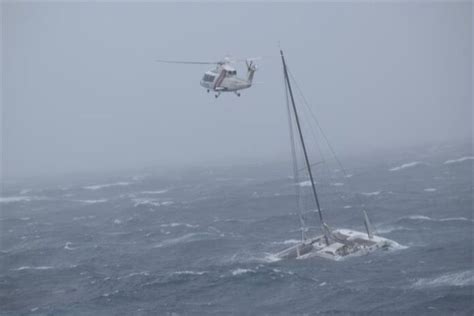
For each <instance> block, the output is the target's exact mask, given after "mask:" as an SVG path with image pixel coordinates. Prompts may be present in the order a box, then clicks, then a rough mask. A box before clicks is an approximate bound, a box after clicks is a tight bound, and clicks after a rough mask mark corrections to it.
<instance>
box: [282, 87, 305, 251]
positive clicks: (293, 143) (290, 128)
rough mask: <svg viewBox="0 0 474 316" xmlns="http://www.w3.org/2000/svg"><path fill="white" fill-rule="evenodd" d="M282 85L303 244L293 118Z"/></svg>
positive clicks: (303, 229) (303, 234)
mask: <svg viewBox="0 0 474 316" xmlns="http://www.w3.org/2000/svg"><path fill="white" fill-rule="evenodd" d="M284 85H285V101H286V110H287V113H288V127H289V132H290V142H291V158H292V160H293V179H294V182H295V183H294V184H295V194H296V209H297V211H298V217H299V220H300V230H301V241H302V242H304V241H305V240H306V236H305V229H306V223H305V221H304V218H303V214H302V211H301V203H300V202H301V201H300V199H301V192H300V191H301V190H300V184H299V176H298V161H297V158H296V148H295V137H294V133H293V123H292V119H293V116H292V115H291V109H290V100H289V95H288V83H287V82H286V80H284Z"/></svg>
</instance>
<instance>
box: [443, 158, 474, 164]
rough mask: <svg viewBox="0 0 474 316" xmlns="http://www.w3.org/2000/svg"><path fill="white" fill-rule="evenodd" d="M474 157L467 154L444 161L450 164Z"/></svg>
mask: <svg viewBox="0 0 474 316" xmlns="http://www.w3.org/2000/svg"><path fill="white" fill-rule="evenodd" d="M473 159H474V156H465V157H461V158H458V159H450V160H446V161H445V162H444V164H445V165H449V164H453V163H459V162H463V161H466V160H473Z"/></svg>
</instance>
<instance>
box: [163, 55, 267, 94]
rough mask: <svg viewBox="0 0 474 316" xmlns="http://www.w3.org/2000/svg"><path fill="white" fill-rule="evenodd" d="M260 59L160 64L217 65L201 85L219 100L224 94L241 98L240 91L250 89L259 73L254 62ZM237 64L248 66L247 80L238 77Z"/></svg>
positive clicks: (225, 59) (203, 78)
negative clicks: (228, 93)
mask: <svg viewBox="0 0 474 316" xmlns="http://www.w3.org/2000/svg"><path fill="white" fill-rule="evenodd" d="M256 59H259V58H247V59H244V60H238V59H231V58H230V57H224V59H222V60H220V61H216V62H212V61H180V60H161V59H157V60H156V61H157V62H160V63H169V64H191V65H209V64H211V65H216V67H215V68H214V69H210V70H208V71H206V72H205V73H204V76H203V77H202V79H201V81H200V84H201V86H202V87H203V88H205V89H206V90H207V93H209V92H211V91H214V92H215V95H214V96H215V97H216V98H218V97H219V96H220V95H221V93H222V92H233V93H235V95H237V96H238V97H240V92H239V91H240V90H243V89H247V88H250V87H251V86H252V81H253V76H254V74H255V71H257V66H256V65H255V63H254V61H255V60H256ZM236 62H245V65H246V66H247V78H239V77H237V70H236V69H235V68H234V67H232V66H231V64H233V63H236Z"/></svg>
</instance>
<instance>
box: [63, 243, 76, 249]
mask: <svg viewBox="0 0 474 316" xmlns="http://www.w3.org/2000/svg"><path fill="white" fill-rule="evenodd" d="M71 245H72V243H71V242H70V241H68V242H66V245H64V249H66V250H74V249H75V248H72V247H71Z"/></svg>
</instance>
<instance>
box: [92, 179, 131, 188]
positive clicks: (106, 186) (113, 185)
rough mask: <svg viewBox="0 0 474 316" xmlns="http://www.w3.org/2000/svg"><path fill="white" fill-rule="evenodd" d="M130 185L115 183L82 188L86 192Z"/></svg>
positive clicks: (127, 183)
mask: <svg viewBox="0 0 474 316" xmlns="http://www.w3.org/2000/svg"><path fill="white" fill-rule="evenodd" d="M127 185H130V182H124V181H122V182H115V183H106V184H95V185H88V186H85V187H83V188H84V189H87V190H100V189H103V188H109V187H116V186H127Z"/></svg>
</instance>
